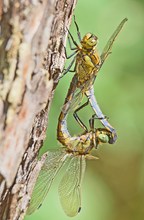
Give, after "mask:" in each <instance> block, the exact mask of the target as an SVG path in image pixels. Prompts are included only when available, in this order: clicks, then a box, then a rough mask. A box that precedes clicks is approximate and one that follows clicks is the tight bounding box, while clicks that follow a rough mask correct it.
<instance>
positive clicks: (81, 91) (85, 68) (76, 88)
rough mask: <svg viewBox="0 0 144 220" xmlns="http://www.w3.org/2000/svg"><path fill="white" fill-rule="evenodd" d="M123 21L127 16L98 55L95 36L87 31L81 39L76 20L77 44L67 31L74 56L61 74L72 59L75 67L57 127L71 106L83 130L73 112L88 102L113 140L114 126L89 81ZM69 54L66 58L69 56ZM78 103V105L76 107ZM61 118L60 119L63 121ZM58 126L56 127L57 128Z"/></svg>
mask: <svg viewBox="0 0 144 220" xmlns="http://www.w3.org/2000/svg"><path fill="white" fill-rule="evenodd" d="M126 21H127V18H125V19H123V20H122V22H121V23H120V24H119V25H118V27H117V28H116V30H115V31H114V33H113V34H112V36H111V37H110V39H109V41H108V42H107V44H106V46H105V47H104V49H103V52H102V54H101V55H99V54H98V52H97V42H98V39H97V37H96V36H95V35H93V34H91V33H87V34H86V35H85V36H84V37H83V39H82V40H81V36H80V32H79V29H78V26H77V24H76V22H75V24H76V27H77V30H78V36H79V40H80V45H78V44H77V43H76V42H75V40H74V39H73V37H72V35H71V33H70V32H69V35H70V37H71V39H72V41H73V43H74V44H75V46H76V48H71V49H74V50H75V53H73V54H72V56H73V55H74V54H76V56H75V57H74V59H73V61H72V62H71V64H70V65H69V67H68V68H67V69H66V70H65V72H64V73H63V74H66V73H67V72H69V71H71V67H72V65H73V63H74V61H76V62H75V68H74V72H75V75H74V77H73V79H72V82H71V84H70V88H69V91H68V94H67V96H66V99H65V103H64V105H63V108H62V112H61V114H60V117H59V124H58V127H60V126H61V125H60V123H62V124H63V123H66V121H65V115H67V114H68V111H69V110H70V109H75V110H74V117H75V119H76V120H77V122H78V123H79V124H80V126H81V127H82V128H84V130H85V131H86V132H87V128H86V127H85V125H84V124H83V122H82V121H81V120H80V118H79V117H78V115H77V112H78V111H79V110H80V109H82V108H83V107H84V106H86V105H87V104H88V103H90V105H91V107H92V108H93V110H94V112H95V114H96V115H97V118H99V120H100V121H101V123H102V124H103V125H104V127H105V128H106V129H107V130H108V131H110V132H111V133H112V139H111V143H114V142H115V141H116V139H117V134H116V131H115V129H114V128H113V127H112V126H111V125H110V123H109V122H108V120H107V118H106V117H105V115H103V113H102V111H101V109H100V107H99V105H98V103H97V100H96V97H95V95H94V89H93V84H94V81H95V78H96V76H97V73H98V71H99V70H100V68H101V67H102V65H103V63H104V61H105V59H106V58H107V57H108V55H109V54H110V53H111V49H112V46H113V43H114V41H115V39H116V37H117V35H118V34H119V32H120V31H121V29H122V27H123V26H124V24H125V22H126ZM70 45H71V44H70ZM72 56H69V57H68V58H70V57H72ZM84 95H86V96H87V98H88V101H87V102H86V103H84V104H83V105H82V106H80V103H81V100H82V98H83V96H84ZM79 106H80V107H79ZM63 119H64V122H63ZM58 130H60V129H58ZM58 140H59V141H60V142H61V140H60V139H59V138H58Z"/></svg>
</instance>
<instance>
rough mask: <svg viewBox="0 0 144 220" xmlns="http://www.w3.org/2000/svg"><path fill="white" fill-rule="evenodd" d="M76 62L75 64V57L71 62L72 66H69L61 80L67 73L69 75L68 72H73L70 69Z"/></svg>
mask: <svg viewBox="0 0 144 220" xmlns="http://www.w3.org/2000/svg"><path fill="white" fill-rule="evenodd" d="M74 62H75V57H74V59H73V60H72V61H71V63H70V65H69V66H68V67H67V68H66V69H64V72H63V75H62V76H61V77H60V78H62V77H63V76H64V75H65V74H66V73H68V72H73V71H72V70H70V68H71V67H72V65H73V64H74Z"/></svg>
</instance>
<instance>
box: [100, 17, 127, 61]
mask: <svg viewBox="0 0 144 220" xmlns="http://www.w3.org/2000/svg"><path fill="white" fill-rule="evenodd" d="M127 20H128V19H127V18H125V19H123V20H122V21H121V23H120V24H119V26H118V27H117V29H116V30H115V31H114V33H113V34H112V36H111V37H110V39H109V40H108V42H107V44H106V46H105V47H104V49H103V51H102V54H101V61H102V63H103V62H104V61H105V59H106V58H107V56H108V55H109V54H110V53H111V48H112V46H113V43H114V41H115V39H116V37H117V36H118V34H119V32H120V31H121V29H122V28H123V26H124V24H125V22H126V21H127Z"/></svg>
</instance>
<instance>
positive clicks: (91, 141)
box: [27, 118, 111, 217]
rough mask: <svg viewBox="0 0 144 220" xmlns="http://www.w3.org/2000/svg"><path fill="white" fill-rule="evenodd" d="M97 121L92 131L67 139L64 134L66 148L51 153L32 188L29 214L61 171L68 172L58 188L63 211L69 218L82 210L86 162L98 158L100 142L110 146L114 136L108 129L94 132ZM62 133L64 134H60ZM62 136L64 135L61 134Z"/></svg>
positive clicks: (91, 121) (47, 156) (39, 204)
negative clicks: (82, 188) (97, 151)
mask: <svg viewBox="0 0 144 220" xmlns="http://www.w3.org/2000/svg"><path fill="white" fill-rule="evenodd" d="M93 120H94V118H92V120H90V124H91V130H90V131H89V132H87V133H85V134H82V135H79V136H74V137H71V136H69V137H67V136H65V132H63V139H66V140H65V141H64V143H65V145H63V147H61V148H60V149H58V150H55V151H48V152H47V153H46V154H47V155H46V160H45V162H44V164H43V166H42V168H41V171H40V173H39V175H38V178H37V181H36V184H35V186H34V189H33V193H32V198H31V200H30V205H29V208H28V211H27V214H28V215H30V214H32V213H33V212H34V211H35V210H36V209H37V208H39V207H40V206H41V204H42V202H43V200H44V199H45V197H46V195H47V193H48V191H49V189H50V187H51V185H52V182H53V180H54V179H55V177H56V175H57V173H58V171H59V170H60V169H61V168H62V167H64V168H65V172H64V175H63V177H62V179H61V181H60V184H59V187H58V193H59V198H60V202H61V205H62V208H63V210H64V212H65V213H66V215H68V216H70V217H73V216H75V215H77V214H78V213H79V212H80V210H81V184H82V180H83V177H84V173H85V168H86V160H87V159H97V157H95V156H93V155H92V150H93V149H96V148H97V147H98V145H99V144H100V143H108V142H109V137H110V136H111V133H110V132H108V131H107V130H106V129H105V128H103V129H102V128H99V129H94V127H93V126H94V122H93ZM60 133H61V132H60ZM61 135H62V134H61Z"/></svg>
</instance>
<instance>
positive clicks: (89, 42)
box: [81, 33, 98, 50]
mask: <svg viewBox="0 0 144 220" xmlns="http://www.w3.org/2000/svg"><path fill="white" fill-rule="evenodd" d="M97 43H98V38H97V37H96V36H95V35H94V34H91V33H87V34H86V35H85V36H84V37H83V39H82V41H81V45H82V48H83V49H86V50H92V49H93V48H94V47H95V46H96V45H97Z"/></svg>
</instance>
